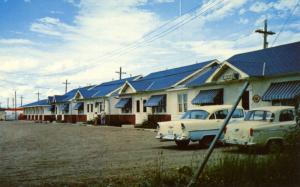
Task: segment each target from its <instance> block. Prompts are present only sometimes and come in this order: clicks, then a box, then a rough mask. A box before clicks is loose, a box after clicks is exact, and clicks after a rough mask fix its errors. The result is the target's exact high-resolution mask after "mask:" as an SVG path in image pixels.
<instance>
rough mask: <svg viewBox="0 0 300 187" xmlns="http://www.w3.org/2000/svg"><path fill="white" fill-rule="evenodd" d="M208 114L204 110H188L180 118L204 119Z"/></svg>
mask: <svg viewBox="0 0 300 187" xmlns="http://www.w3.org/2000/svg"><path fill="white" fill-rule="evenodd" d="M208 114H209V113H208V112H206V111H205V110H189V111H187V112H186V113H184V114H183V116H182V117H181V119H206V118H207V116H208Z"/></svg>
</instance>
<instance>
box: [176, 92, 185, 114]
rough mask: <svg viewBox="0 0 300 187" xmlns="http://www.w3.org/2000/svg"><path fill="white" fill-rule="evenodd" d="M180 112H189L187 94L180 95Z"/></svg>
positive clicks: (178, 97) (178, 96)
mask: <svg viewBox="0 0 300 187" xmlns="http://www.w3.org/2000/svg"><path fill="white" fill-rule="evenodd" d="M177 101H178V112H186V111H187V94H185V93H184V94H178V95H177Z"/></svg>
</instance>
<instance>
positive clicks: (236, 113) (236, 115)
mask: <svg viewBox="0 0 300 187" xmlns="http://www.w3.org/2000/svg"><path fill="white" fill-rule="evenodd" d="M243 117H244V111H243V110H242V109H235V111H234V112H233V114H232V118H243Z"/></svg>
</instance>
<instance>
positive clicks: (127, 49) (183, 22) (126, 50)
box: [100, 0, 223, 60]
mask: <svg viewBox="0 0 300 187" xmlns="http://www.w3.org/2000/svg"><path fill="white" fill-rule="evenodd" d="M222 1H223V0H222ZM220 2H221V1H215V2H214V3H211V4H209V5H207V6H206V7H204V8H205V9H204V8H203V9H204V10H203V9H200V10H199V13H196V14H195V15H194V16H191V17H190V18H185V19H183V20H181V21H179V22H178V23H176V24H175V25H173V26H171V27H169V28H167V29H166V30H164V31H162V32H160V33H158V34H155V35H154V36H152V37H150V38H146V39H144V40H143V41H142V42H138V41H137V42H134V43H132V45H128V46H127V47H124V48H121V49H120V51H118V50H116V51H117V52H115V53H114V52H112V53H111V55H110V56H109V57H110V59H111V58H112V57H119V56H121V55H124V54H127V53H129V52H131V51H132V50H135V49H138V48H140V47H145V46H148V45H145V44H150V43H151V42H153V41H155V40H157V39H160V38H162V37H164V36H166V35H167V34H169V33H171V32H173V31H175V30H177V29H179V28H180V27H182V26H184V25H186V24H187V23H189V22H191V21H192V20H194V19H196V18H198V17H199V16H201V15H203V14H204V13H206V12H207V11H209V10H210V9H211V8H213V7H215V6H217V5H219V4H220ZM210 5H212V6H210ZM184 15H186V14H184ZM184 15H183V16H184ZM178 18H179V17H178ZM176 19H177V18H176ZM122 50H123V51H122ZM107 55H108V54H106V55H104V56H102V57H104V58H103V59H102V60H104V59H105V56H107ZM100 58H101V57H100Z"/></svg>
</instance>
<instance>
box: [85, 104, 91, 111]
mask: <svg viewBox="0 0 300 187" xmlns="http://www.w3.org/2000/svg"><path fill="white" fill-rule="evenodd" d="M86 110H87V112H90V104H87V109H86Z"/></svg>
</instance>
